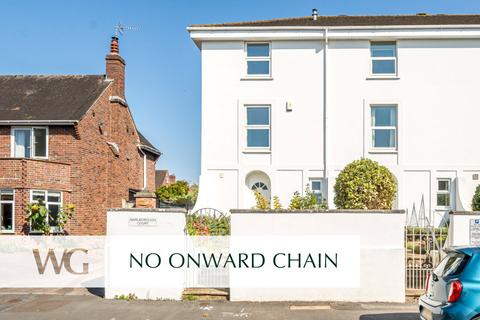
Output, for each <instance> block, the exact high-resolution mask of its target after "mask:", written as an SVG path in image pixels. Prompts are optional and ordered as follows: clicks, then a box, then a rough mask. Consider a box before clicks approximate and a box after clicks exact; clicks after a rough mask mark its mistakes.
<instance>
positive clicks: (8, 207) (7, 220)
mask: <svg viewBox="0 0 480 320" xmlns="http://www.w3.org/2000/svg"><path fill="white" fill-rule="evenodd" d="M0 214H1V217H0V221H1V223H2V224H1V225H0V229H1V230H13V204H11V203H2V204H0Z"/></svg>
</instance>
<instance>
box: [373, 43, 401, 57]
mask: <svg viewBox="0 0 480 320" xmlns="http://www.w3.org/2000/svg"><path fill="white" fill-rule="evenodd" d="M371 51H372V57H395V56H396V55H397V46H396V44H395V43H394V42H376V43H375V42H374V43H372V44H371Z"/></svg>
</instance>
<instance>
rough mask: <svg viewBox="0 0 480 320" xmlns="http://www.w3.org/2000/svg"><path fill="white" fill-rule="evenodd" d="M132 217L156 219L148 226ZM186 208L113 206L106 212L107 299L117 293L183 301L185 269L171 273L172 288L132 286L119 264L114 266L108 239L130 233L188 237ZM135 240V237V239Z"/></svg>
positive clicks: (125, 235)
mask: <svg viewBox="0 0 480 320" xmlns="http://www.w3.org/2000/svg"><path fill="white" fill-rule="evenodd" d="M132 219H153V220H151V221H150V223H149V224H148V225H145V226H140V225H137V224H136V223H134V222H132V221H131V220H132ZM185 226H186V220H185V211H184V210H183V209H138V208H135V209H112V210H110V211H108V212H107V246H106V252H105V257H106V258H105V270H106V271H105V298H107V299H114V297H115V296H116V295H128V294H130V293H133V294H135V295H136V296H137V297H138V298H139V299H151V300H156V299H169V300H181V298H182V292H183V285H184V280H185V279H184V276H185V274H184V272H183V271H182V270H178V271H171V272H169V283H174V284H175V285H172V286H171V287H167V286H164V287H160V286H158V285H154V286H152V287H150V288H132V287H131V286H126V285H124V284H123V283H124V282H125V281H123V280H124V277H125V275H123V276H122V274H121V272H113V271H114V269H115V268H116V270H115V271H118V269H119V268H120V266H118V265H117V266H116V267H115V266H114V265H113V263H112V261H113V260H114V259H113V258H112V256H111V253H110V250H109V245H108V243H109V241H125V239H127V237H128V236H157V239H159V237H158V236H172V237H179V238H181V239H183V237H185V232H184V230H185ZM132 239H133V238H132Z"/></svg>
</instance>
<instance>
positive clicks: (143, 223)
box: [128, 217, 157, 227]
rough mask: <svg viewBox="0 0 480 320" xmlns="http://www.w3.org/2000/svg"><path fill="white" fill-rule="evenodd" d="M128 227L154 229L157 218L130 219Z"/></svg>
mask: <svg viewBox="0 0 480 320" xmlns="http://www.w3.org/2000/svg"><path fill="white" fill-rule="evenodd" d="M128 225H129V226H130V227H156V226H157V218H143V217H142V218H130V219H128Z"/></svg>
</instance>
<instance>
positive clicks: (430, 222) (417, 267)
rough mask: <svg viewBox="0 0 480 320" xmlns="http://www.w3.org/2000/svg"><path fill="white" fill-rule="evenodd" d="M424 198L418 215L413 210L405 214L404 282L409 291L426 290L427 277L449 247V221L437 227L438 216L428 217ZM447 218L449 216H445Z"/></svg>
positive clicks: (430, 215) (432, 214)
mask: <svg viewBox="0 0 480 320" xmlns="http://www.w3.org/2000/svg"><path fill="white" fill-rule="evenodd" d="M424 208H425V206H424V201H423V197H422V202H421V205H420V210H419V213H418V214H417V212H416V210H415V205H414V206H413V209H412V212H411V214H410V215H409V214H408V211H407V214H406V226H405V260H406V261H405V266H406V270H405V281H406V289H407V290H410V291H412V290H423V289H424V287H425V281H426V279H427V276H428V273H429V272H430V271H432V270H433V269H434V268H435V267H436V266H437V264H438V263H439V262H440V261H441V259H442V258H443V256H444V252H443V249H444V248H445V245H446V243H447V236H448V220H446V218H443V219H442V221H441V222H440V223H439V224H438V226H436V223H435V221H434V220H435V213H433V212H432V213H429V214H428V215H426V214H425V209H424ZM445 217H448V215H445Z"/></svg>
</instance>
